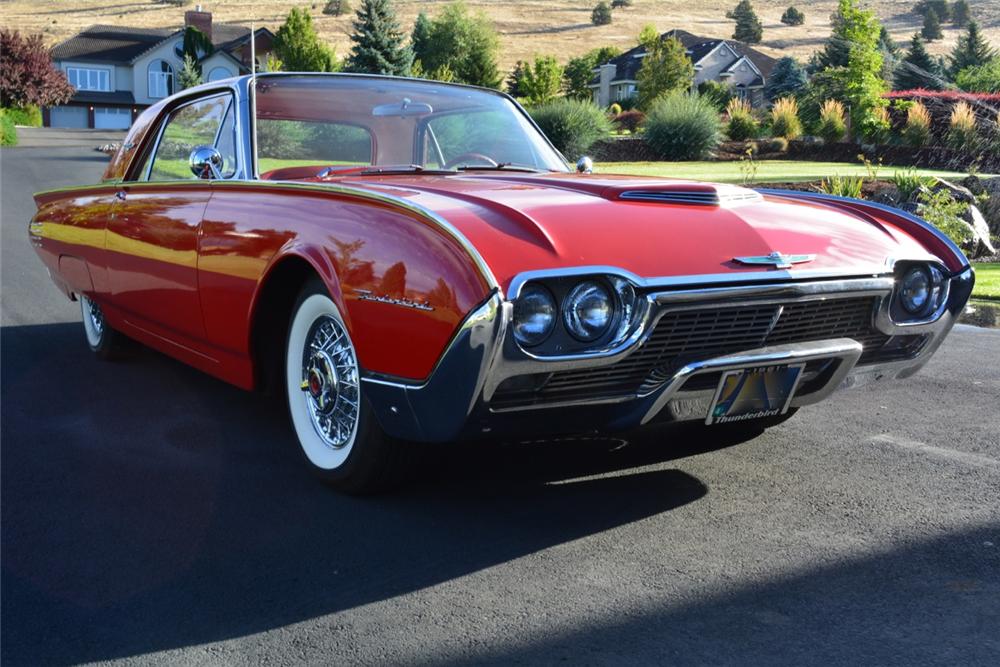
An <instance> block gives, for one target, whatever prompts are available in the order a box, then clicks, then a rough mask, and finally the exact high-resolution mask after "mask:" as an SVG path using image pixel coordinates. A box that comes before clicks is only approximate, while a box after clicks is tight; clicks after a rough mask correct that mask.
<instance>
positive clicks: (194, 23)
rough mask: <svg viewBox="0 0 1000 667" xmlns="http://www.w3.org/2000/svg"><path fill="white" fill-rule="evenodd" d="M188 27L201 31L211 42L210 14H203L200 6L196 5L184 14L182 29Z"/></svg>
mask: <svg viewBox="0 0 1000 667" xmlns="http://www.w3.org/2000/svg"><path fill="white" fill-rule="evenodd" d="M188 26H191V27H193V28H197V29H198V30H201V31H202V32H203V33H205V36H206V37H208V39H209V40H211V39H212V12H203V11H202V10H201V5H196V6H195V8H194V9H192V10H189V11H186V12H184V27H185V28H187V27H188Z"/></svg>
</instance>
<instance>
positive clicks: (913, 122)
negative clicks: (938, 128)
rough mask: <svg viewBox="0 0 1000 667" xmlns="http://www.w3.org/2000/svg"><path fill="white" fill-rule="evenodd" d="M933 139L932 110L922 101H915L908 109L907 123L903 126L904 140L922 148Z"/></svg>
mask: <svg viewBox="0 0 1000 667" xmlns="http://www.w3.org/2000/svg"><path fill="white" fill-rule="evenodd" d="M930 140H931V112H930V111H928V110H927V107H926V106H924V105H923V103H921V102H914V103H913V104H911V105H910V107H909V108H908V109H907V110H906V124H905V125H904V126H903V141H905V142H906V143H907V144H908V145H910V146H913V147H915V148H921V147H923V146H926V145H927V144H929V143H930Z"/></svg>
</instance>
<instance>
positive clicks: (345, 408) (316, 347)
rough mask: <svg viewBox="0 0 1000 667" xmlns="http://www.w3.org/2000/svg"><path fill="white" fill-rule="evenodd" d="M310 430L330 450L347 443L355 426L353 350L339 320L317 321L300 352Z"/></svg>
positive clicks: (357, 402)
mask: <svg viewBox="0 0 1000 667" xmlns="http://www.w3.org/2000/svg"><path fill="white" fill-rule="evenodd" d="M300 389H301V390H302V392H303V393H304V394H305V396H306V405H307V407H308V410H309V414H310V416H311V417H312V425H313V428H315V429H316V433H317V434H318V435H319V436H320V438H322V439H323V441H324V442H325V443H326V444H327V445H328V446H329V447H332V448H334V449H340V448H342V447H344V446H346V445H347V444H349V443H350V442H351V441H352V440H353V438H354V435H355V433H356V432H357V427H358V417H359V415H360V399H361V392H360V386H359V381H358V364H357V360H356V359H355V355H354V348H353V346H352V345H351V342H350V339H349V338H348V337H347V334H346V333H345V331H344V328H343V326H342V325H341V323H340V322H339V321H337V320H336V319H334V318H333V317H330V316H322V317H320V318H319V319H317V320H316V321H315V322H314V323H313V325H312V327H311V329H310V331H309V334H308V335H307V337H306V345H305V349H304V350H303V351H302V383H301V385H300Z"/></svg>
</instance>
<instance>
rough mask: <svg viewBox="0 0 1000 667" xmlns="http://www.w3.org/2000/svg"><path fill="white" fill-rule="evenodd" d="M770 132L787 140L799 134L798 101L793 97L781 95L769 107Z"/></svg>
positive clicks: (800, 127)
mask: <svg viewBox="0 0 1000 667" xmlns="http://www.w3.org/2000/svg"><path fill="white" fill-rule="evenodd" d="M771 134H772V135H773V136H775V137H782V138H783V139H789V140H791V139H795V138H797V137H799V136H801V134H802V121H800V120H799V103H798V102H796V101H795V98H794V97H782V98H781V99H779V100H777V101H775V103H774V105H773V106H772V107H771Z"/></svg>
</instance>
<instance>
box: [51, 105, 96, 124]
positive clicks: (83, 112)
mask: <svg viewBox="0 0 1000 667" xmlns="http://www.w3.org/2000/svg"><path fill="white" fill-rule="evenodd" d="M49 125H51V126H52V127H87V107H52V109H50V110H49Z"/></svg>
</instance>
